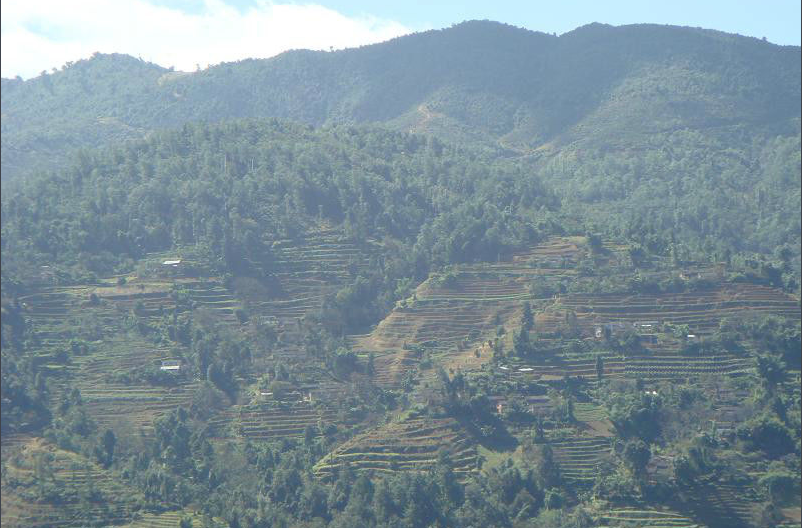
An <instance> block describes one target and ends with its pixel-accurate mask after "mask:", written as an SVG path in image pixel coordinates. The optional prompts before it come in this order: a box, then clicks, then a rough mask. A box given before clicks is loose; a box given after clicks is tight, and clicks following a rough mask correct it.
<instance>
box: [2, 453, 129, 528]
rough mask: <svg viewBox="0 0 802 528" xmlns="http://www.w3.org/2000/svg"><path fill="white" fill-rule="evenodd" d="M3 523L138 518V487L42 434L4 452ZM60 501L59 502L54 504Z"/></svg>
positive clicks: (107, 521) (58, 523)
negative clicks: (11, 486)
mask: <svg viewBox="0 0 802 528" xmlns="http://www.w3.org/2000/svg"><path fill="white" fill-rule="evenodd" d="M4 464H5V471H6V472H7V473H6V481H7V482H9V481H10V482H14V483H15V484H16V485H15V486H14V490H13V491H10V490H9V489H8V488H9V486H4V487H3V491H2V508H3V526H9V527H17V526H19V527H26V528H27V527H51V526H76V527H79V526H85V525H87V524H92V525H110V524H121V523H126V522H129V521H131V520H133V519H134V518H135V516H137V514H136V513H135V512H134V511H133V509H132V505H133V503H134V501H136V500H137V499H140V498H141V496H140V495H141V494H139V492H137V491H135V490H133V489H131V488H128V487H127V486H126V485H125V484H123V481H122V480H121V479H120V478H119V476H117V475H114V474H113V473H111V472H110V471H107V470H105V469H103V468H101V467H100V466H98V465H97V464H95V463H94V462H92V461H90V460H88V459H86V458H84V457H82V456H81V455H78V454H76V453H73V452H70V451H64V450H62V449H59V448H57V447H55V446H53V445H52V444H49V443H47V442H46V441H44V440H42V439H33V440H30V441H29V442H26V443H24V444H22V445H18V446H15V447H14V448H12V449H11V450H10V451H9V452H7V453H6V455H5V457H4ZM53 503H57V504H58V506H54V505H53Z"/></svg>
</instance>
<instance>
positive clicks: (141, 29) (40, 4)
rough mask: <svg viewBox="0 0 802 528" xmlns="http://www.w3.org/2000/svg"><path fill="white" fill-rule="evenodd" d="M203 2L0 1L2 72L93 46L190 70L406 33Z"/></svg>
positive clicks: (292, 11) (316, 9)
mask: <svg viewBox="0 0 802 528" xmlns="http://www.w3.org/2000/svg"><path fill="white" fill-rule="evenodd" d="M203 4H204V9H202V10H200V13H199V14H189V13H185V12H183V11H179V10H176V9H171V8H169V7H164V6H157V5H153V4H150V3H148V2H147V1H146V0H114V1H110V0H80V1H78V0H71V1H68V2H65V1H64V0H3V2H2V4H0V6H2V13H1V14H2V17H0V18H1V19H2V31H1V32H0V61H1V62H2V72H1V73H2V76H3V77H14V76H15V75H20V76H22V77H23V78H30V77H33V76H36V75H38V74H39V72H41V71H42V70H50V69H51V68H53V67H60V66H61V65H63V64H64V63H66V62H68V61H75V60H79V59H82V58H87V57H89V56H90V55H92V53H94V52H96V51H99V52H101V53H127V54H129V55H133V56H134V57H142V58H143V59H145V60H147V61H150V62H155V63H156V64H160V65H162V66H166V67H167V66H174V67H175V68H176V69H177V70H183V71H194V70H195V68H196V65H198V64H199V65H200V66H201V67H202V68H205V67H206V66H208V65H210V64H218V63H220V62H225V61H235V60H240V59H244V58H249V57H252V58H265V57H272V56H273V55H276V54H278V53H281V52H282V51H285V50H288V49H299V48H307V49H318V50H321V49H322V50H328V49H329V48H330V47H333V48H334V49H341V48H346V47H354V46H359V45H364V44H372V43H375V42H381V41H384V40H388V39H390V38H393V37H397V36H399V35H403V34H406V33H409V32H410V31H411V30H410V29H408V28H406V27H404V26H403V25H401V24H399V23H396V22H393V21H389V20H382V19H378V18H375V17H370V16H360V17H356V18H349V17H346V16H344V15H342V14H340V13H338V12H336V11H333V10H331V9H328V8H326V7H322V6H319V5H314V4H307V5H297V4H278V3H273V2H269V1H267V0H260V1H259V2H258V3H257V5H256V6H255V7H251V8H249V9H247V10H245V11H242V12H241V11H238V10H237V9H236V8H234V7H232V6H229V5H227V4H225V3H223V2H222V1H221V0H204V1H203Z"/></svg>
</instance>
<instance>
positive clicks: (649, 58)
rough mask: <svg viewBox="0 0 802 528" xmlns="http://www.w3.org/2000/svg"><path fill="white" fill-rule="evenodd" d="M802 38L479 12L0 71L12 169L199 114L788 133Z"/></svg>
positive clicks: (467, 129) (603, 136)
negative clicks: (326, 36) (231, 50)
mask: <svg viewBox="0 0 802 528" xmlns="http://www.w3.org/2000/svg"><path fill="white" fill-rule="evenodd" d="M799 116H800V48H799V47H798V46H784V47H783V46H777V45H773V44H770V43H766V42H762V41H760V40H758V39H754V38H749V37H742V36H738V35H731V34H727V33H721V32H717V31H712V30H703V29H696V28H685V27H673V26H659V25H645V24H644V25H631V26H620V27H613V26H608V25H602V24H590V25H588V26H583V27H580V28H578V29H576V30H574V31H571V32H569V33H566V34H564V35H561V36H559V37H557V36H552V35H548V34H544V33H537V32H533V31H529V30H525V29H520V28H515V27H512V26H508V25H504V24H500V23H495V22H488V21H471V22H464V23H462V24H458V25H455V26H453V27H451V28H448V29H443V30H435V31H427V32H423V33H417V34H413V35H408V36H404V37H400V38H396V39H393V40H390V41H388V42H384V43H381V44H374V45H370V46H363V47H361V48H356V49H348V50H342V51H337V52H332V53H329V52H313V51H308V50H301V51H290V52H286V53H283V54H281V55H279V56H276V57H273V58H271V59H263V60H254V59H248V60H243V61H240V62H236V63H224V64H220V65H218V66H214V67H211V68H209V69H206V70H203V71H199V72H195V73H183V72H175V71H171V70H168V69H165V68H163V67H160V66H157V65H154V64H149V63H145V62H142V61H140V60H137V59H135V58H133V57H129V56H125V55H116V54H115V55H100V54H98V55H96V56H94V57H93V58H91V59H88V60H83V61H78V62H76V63H74V64H71V65H69V66H67V67H66V68H64V69H63V70H61V71H59V72H56V73H53V74H46V75H42V76H40V77H37V78H35V79H31V80H28V81H21V80H12V79H3V80H2V174H3V179H4V180H8V179H10V178H13V177H16V176H18V175H20V174H24V173H25V172H28V171H30V170H32V169H34V168H52V167H54V166H57V165H58V164H59V163H60V162H61V161H63V160H64V159H65V156H66V155H67V153H68V152H70V151H72V150H74V149H76V148H78V147H95V146H101V145H104V144H108V143H111V142H114V141H119V140H124V139H130V138H137V137H142V136H143V135H146V134H147V133H148V132H149V131H151V130H155V129H161V128H170V127H177V126H180V125H181V124H183V123H185V122H189V121H210V122H216V121H223V120H227V119H234V118H241V117H279V118H286V119H290V120H295V121H301V122H305V123H309V124H312V125H324V124H328V123H361V122H373V123H385V124H387V125H388V126H390V127H392V128H396V129H402V130H411V131H417V132H429V133H433V134H435V135H438V136H441V137H443V138H445V139H447V140H450V141H456V142H461V143H468V144H473V145H476V146H482V147H485V148H490V149H494V150H497V151H499V152H504V151H509V152H511V153H513V154H522V153H523V154H526V153H531V152H534V151H535V150H536V149H541V150H544V149H545V150H549V149H553V148H559V147H560V146H561V145H565V144H569V143H582V144H587V145H590V146H599V145H607V146H612V147H613V148H629V147H633V146H634V147H636V146H637V145H638V144H639V143H642V142H643V140H644V138H645V137H647V136H648V135H649V134H652V133H655V132H668V131H671V130H677V129H699V130H705V131H706V132H705V133H715V131H716V130H717V129H721V128H728V127H729V128H731V127H743V126H746V127H749V128H750V130H752V131H756V132H757V133H760V134H763V133H765V134H767V135H769V136H773V135H775V134H789V133H790V134H794V133H795V130H796V129H797V128H798V122H799Z"/></svg>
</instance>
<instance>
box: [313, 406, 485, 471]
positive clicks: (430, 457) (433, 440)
mask: <svg viewBox="0 0 802 528" xmlns="http://www.w3.org/2000/svg"><path fill="white" fill-rule="evenodd" d="M440 451H445V452H447V453H448V455H449V457H450V459H451V461H452V462H453V467H454V471H455V472H457V473H468V472H471V471H474V470H475V469H476V446H475V443H474V442H473V441H472V440H471V439H470V438H469V437H468V436H467V435H466V433H465V432H464V430H463V429H462V427H461V426H460V425H459V424H458V423H457V422H456V421H455V420H454V419H452V418H428V417H423V416H420V415H411V416H409V417H408V418H406V419H404V420H402V421H400V422H394V423H390V424H386V425H383V426H381V427H378V428H376V429H374V430H372V431H370V432H368V433H365V434H362V435H358V436H356V437H354V438H352V439H351V440H349V441H348V442H346V443H344V444H343V445H341V446H339V447H338V448H336V449H335V450H334V451H332V452H331V453H329V454H327V455H326V456H325V457H323V459H322V460H320V461H319V462H318V463H317V464H316V465H315V475H316V476H317V477H318V478H321V479H323V480H326V479H329V478H331V477H332V476H333V475H334V473H335V472H336V471H338V469H339V468H341V467H344V466H345V465H348V466H350V467H351V469H353V470H355V471H357V472H359V471H375V472H394V471H427V470H429V469H430V468H431V466H432V465H433V464H434V463H435V462H436V461H437V458H438V455H439V453H440Z"/></svg>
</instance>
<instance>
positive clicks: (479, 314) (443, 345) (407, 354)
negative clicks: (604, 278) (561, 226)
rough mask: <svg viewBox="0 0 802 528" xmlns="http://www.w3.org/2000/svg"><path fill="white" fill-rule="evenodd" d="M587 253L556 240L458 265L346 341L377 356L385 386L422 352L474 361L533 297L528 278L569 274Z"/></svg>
mask: <svg viewBox="0 0 802 528" xmlns="http://www.w3.org/2000/svg"><path fill="white" fill-rule="evenodd" d="M584 253H585V250H584V249H582V248H581V247H580V245H578V241H575V240H572V239H553V240H550V241H548V242H545V243H543V244H540V245H537V246H535V247H533V248H530V249H528V250H526V251H523V252H521V253H520V254H515V255H513V256H511V257H510V258H509V259H507V260H504V261H499V262H497V263H492V264H469V265H461V266H455V267H453V268H452V269H450V270H446V271H445V272H443V273H441V274H438V275H435V276H433V277H430V278H429V279H428V280H426V281H425V282H423V283H422V284H421V285H420V286H419V287H418V288H417V289H416V290H415V292H414V294H413V295H412V296H411V297H410V298H408V299H406V300H403V301H400V302H399V303H398V305H397V306H396V308H395V309H394V310H393V311H392V313H390V315H388V316H387V317H386V318H385V319H384V320H383V321H381V322H380V323H379V324H378V325H377V326H376V328H374V329H373V331H372V332H371V333H370V334H367V335H354V336H350V342H351V346H352V347H353V348H354V350H358V351H360V352H362V353H367V352H374V353H375V354H376V377H375V379H376V380H377V381H378V382H379V383H382V384H385V385H387V386H396V385H398V384H399V383H400V381H401V380H402V379H403V377H404V375H405V374H406V373H407V372H409V371H411V370H414V369H415V367H416V365H417V364H418V363H419V360H420V358H421V355H422V352H423V351H427V352H428V353H430V354H432V355H437V356H438V359H439V360H440V361H441V362H443V364H444V366H446V367H456V366H461V367H462V368H465V367H467V366H471V365H472V364H473V366H476V364H477V363H479V364H480V363H483V362H485V361H486V359H487V358H486V357H482V358H481V360H479V361H473V360H471V359H470V356H473V355H475V353H476V352H477V351H479V352H480V353H481V349H482V343H484V342H485V341H487V340H489V339H491V338H492V337H493V336H495V333H496V331H497V329H498V327H499V326H505V325H508V324H509V323H510V321H512V320H513V319H514V316H515V315H516V314H518V312H519V311H520V307H521V303H522V302H523V301H524V300H527V299H530V298H531V297H532V292H531V291H530V283H531V281H532V279H533V278H534V277H539V278H540V279H542V280H544V281H553V282H559V281H560V280H561V279H563V278H565V277H571V276H573V274H574V271H573V270H572V269H570V267H571V266H573V265H574V264H575V263H576V262H577V261H578V260H579V259H580V258H581V256H582V255H583V254H584Z"/></svg>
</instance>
